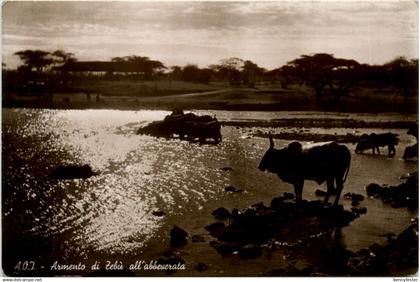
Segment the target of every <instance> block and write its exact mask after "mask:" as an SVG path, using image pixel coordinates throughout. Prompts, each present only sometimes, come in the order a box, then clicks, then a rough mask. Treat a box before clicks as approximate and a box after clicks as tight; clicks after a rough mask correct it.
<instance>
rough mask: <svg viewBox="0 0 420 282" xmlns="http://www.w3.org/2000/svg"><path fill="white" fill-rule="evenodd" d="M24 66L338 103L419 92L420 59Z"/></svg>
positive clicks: (29, 53) (69, 56) (27, 60)
mask: <svg viewBox="0 0 420 282" xmlns="http://www.w3.org/2000/svg"><path fill="white" fill-rule="evenodd" d="M15 55H16V56H18V57H19V58H20V60H21V61H22V65H20V66H19V67H18V68H17V69H16V70H7V69H6V68H5V65H4V64H3V74H5V73H9V74H10V72H13V73H15V74H17V76H18V77H20V78H21V80H22V79H23V80H28V79H38V78H41V79H42V78H45V77H48V78H49V79H50V80H51V79H53V78H54V77H55V78H59V79H61V80H65V78H67V77H72V76H75V75H77V76H82V77H83V76H90V77H92V76H95V75H98V74H100V75H101V77H103V78H105V79H120V80H122V79H132V80H156V79H161V78H166V79H171V80H182V81H189V82H197V83H210V82H216V81H223V82H226V83H228V84H230V85H232V86H247V87H255V85H256V83H258V82H280V83H281V87H282V88H285V89H288V88H289V86H290V85H293V84H301V85H302V84H304V85H306V86H308V87H310V88H311V89H313V91H314V93H315V95H316V97H317V99H321V98H322V96H323V95H324V93H325V92H328V93H330V94H331V95H332V97H333V98H334V99H335V100H339V99H340V98H341V97H342V96H345V95H347V94H349V91H350V89H351V88H352V87H353V86H354V85H356V84H357V83H358V82H361V81H369V82H373V83H377V84H380V85H389V86H392V87H395V88H397V89H398V90H399V91H400V92H401V94H402V95H403V96H404V97H408V96H409V95H410V94H412V93H416V94H417V92H418V59H411V60H409V59H407V58H405V57H403V56H401V57H397V58H395V59H393V60H391V61H389V62H387V63H385V64H383V65H369V64H361V63H359V62H357V61H355V60H352V59H344V58H336V57H334V55H332V54H326V53H317V54H312V55H301V56H300V57H299V58H296V59H293V60H291V61H289V62H287V63H286V64H285V65H283V66H280V67H278V68H275V69H273V70H267V69H264V68H262V67H260V66H258V64H256V63H255V62H252V61H250V60H243V59H240V58H236V57H232V58H228V59H223V60H220V62H219V63H218V64H213V65H209V66H208V67H205V68H199V67H198V66H197V65H194V64H188V65H185V66H171V67H169V68H168V67H166V66H165V65H164V64H163V63H162V62H160V61H157V60H152V59H150V58H149V57H143V56H137V55H131V56H124V57H114V58H112V59H111V60H110V61H85V62H81V61H78V60H77V58H76V57H75V55H74V54H73V53H70V52H65V51H63V50H56V51H54V52H47V51H43V50H22V51H18V52H16V53H15Z"/></svg>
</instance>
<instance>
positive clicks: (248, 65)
mask: <svg viewBox="0 0 420 282" xmlns="http://www.w3.org/2000/svg"><path fill="white" fill-rule="evenodd" d="M264 71H265V70H264V69H263V68H260V67H259V66H258V65H257V64H255V63H253V62H252V61H249V60H247V61H245V62H244V64H243V66H242V81H243V83H245V84H247V85H248V86H249V87H254V85H255V82H256V80H257V79H258V78H260V77H261V76H262V75H263V74H264Z"/></svg>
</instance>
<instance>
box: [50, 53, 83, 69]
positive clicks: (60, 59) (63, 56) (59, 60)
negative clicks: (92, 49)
mask: <svg viewBox="0 0 420 282" xmlns="http://www.w3.org/2000/svg"><path fill="white" fill-rule="evenodd" d="M51 56H52V60H53V63H54V65H56V66H62V65H64V64H68V63H73V62H76V61H77V59H76V57H75V56H74V53H70V52H65V51H63V50H55V51H54V52H52V53H51Z"/></svg>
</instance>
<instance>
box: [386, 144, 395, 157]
mask: <svg viewBox="0 0 420 282" xmlns="http://www.w3.org/2000/svg"><path fill="white" fill-rule="evenodd" d="M394 155H395V147H394V145H392V144H390V145H388V156H390V157H391V156H394Z"/></svg>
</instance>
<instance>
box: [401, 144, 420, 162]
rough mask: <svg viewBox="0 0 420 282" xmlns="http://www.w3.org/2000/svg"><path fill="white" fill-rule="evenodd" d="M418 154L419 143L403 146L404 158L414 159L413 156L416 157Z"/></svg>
mask: <svg viewBox="0 0 420 282" xmlns="http://www.w3.org/2000/svg"><path fill="white" fill-rule="evenodd" d="M418 156H419V143H416V144H414V145H412V146H407V147H406V148H405V150H404V155H403V159H404V160H408V159H414V158H418Z"/></svg>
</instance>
